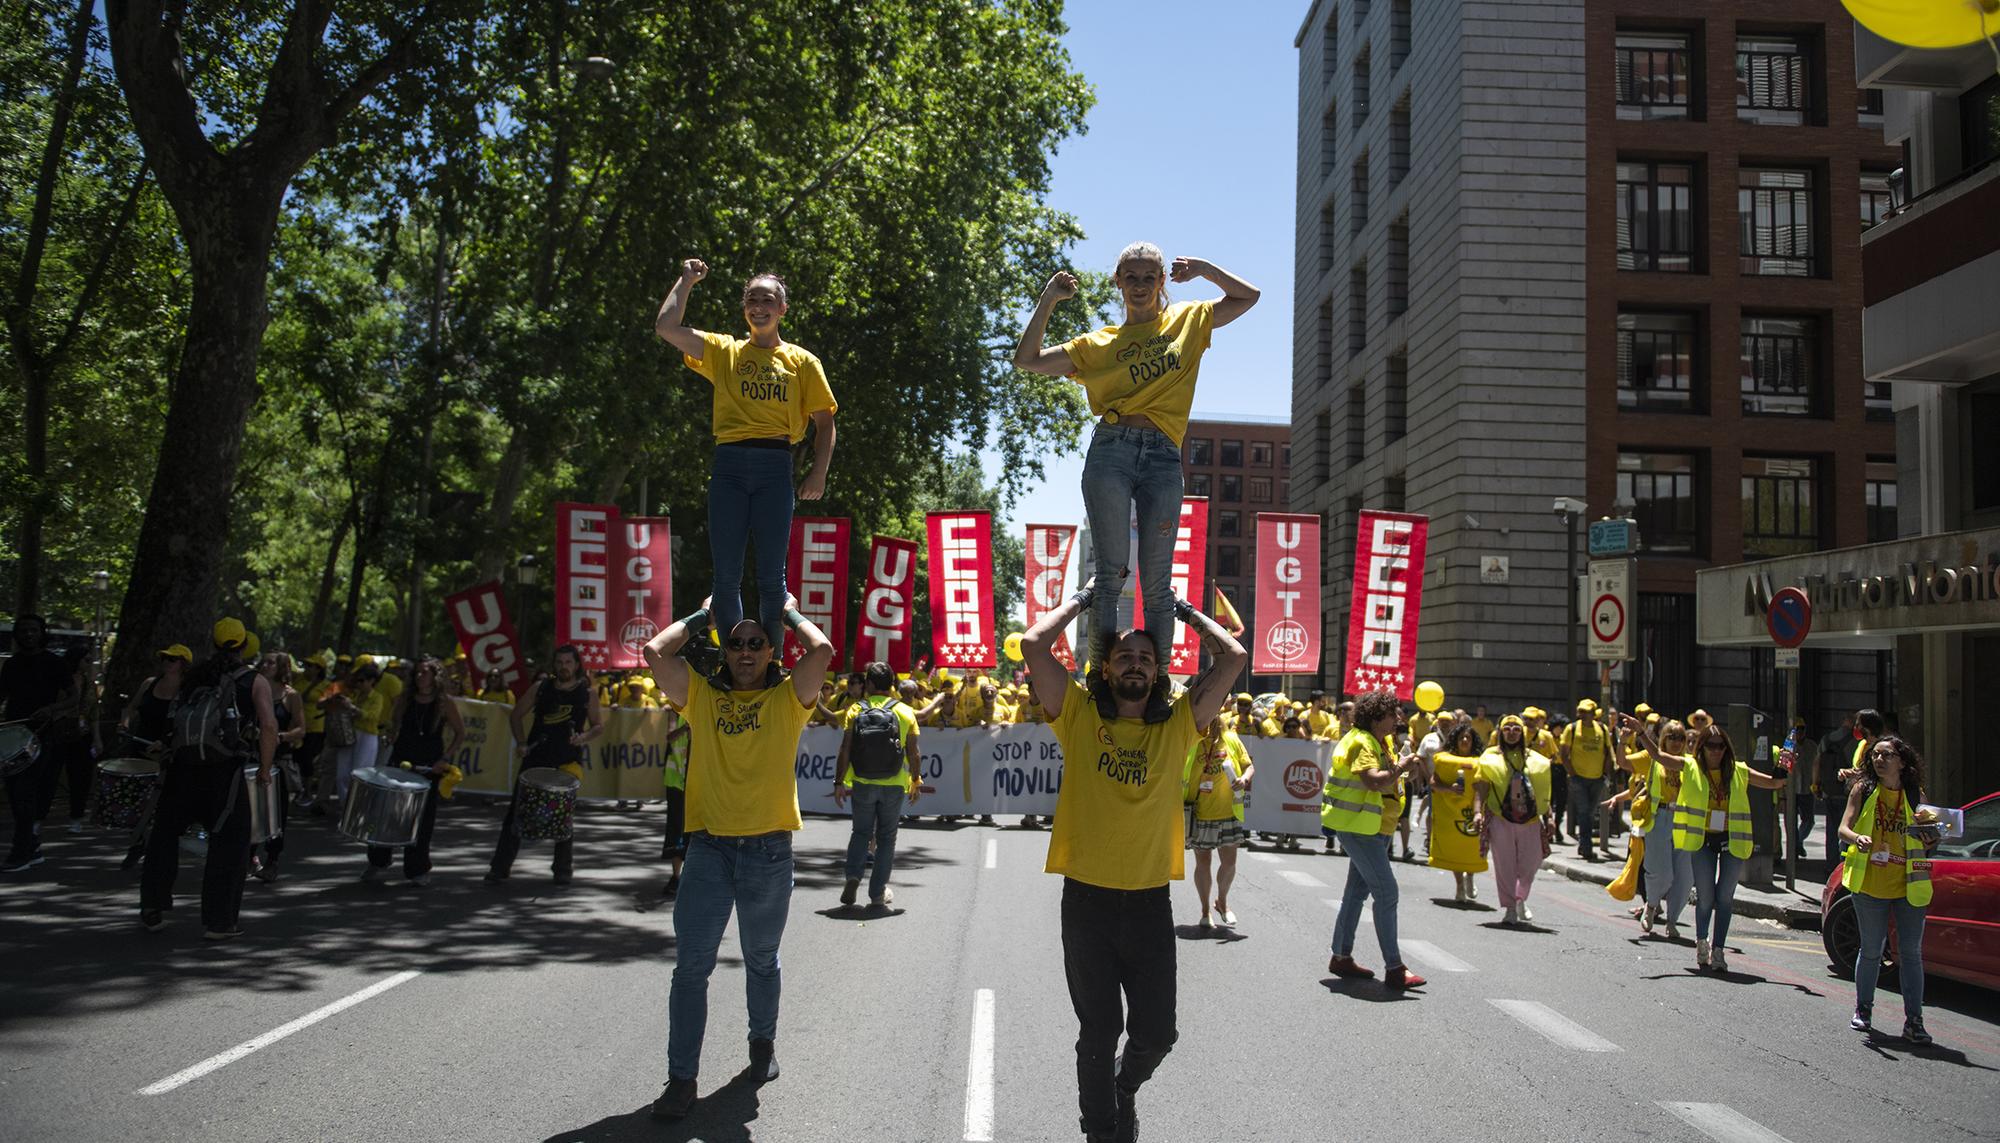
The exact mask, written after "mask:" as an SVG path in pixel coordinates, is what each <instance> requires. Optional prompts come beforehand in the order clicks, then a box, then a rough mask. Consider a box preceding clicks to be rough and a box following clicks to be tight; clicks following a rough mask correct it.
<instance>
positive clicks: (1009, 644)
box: [1000, 631, 1021, 663]
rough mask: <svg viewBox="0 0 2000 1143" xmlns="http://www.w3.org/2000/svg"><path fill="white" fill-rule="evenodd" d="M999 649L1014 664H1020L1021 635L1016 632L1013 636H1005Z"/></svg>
mask: <svg viewBox="0 0 2000 1143" xmlns="http://www.w3.org/2000/svg"><path fill="white" fill-rule="evenodd" d="M1000 649H1001V650H1003V651H1005V652H1006V653H1007V658H1008V659H1010V660H1012V661H1013V662H1016V663H1018V662H1020V661H1021V633H1020V632H1019V631H1016V632H1015V633H1014V634H1012V635H1009V636H1007V640H1006V642H1005V643H1003V644H1002V645H1001V648H1000Z"/></svg>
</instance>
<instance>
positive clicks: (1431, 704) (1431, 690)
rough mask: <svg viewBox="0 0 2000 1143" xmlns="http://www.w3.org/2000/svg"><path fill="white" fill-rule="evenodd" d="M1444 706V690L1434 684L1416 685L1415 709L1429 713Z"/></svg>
mask: <svg viewBox="0 0 2000 1143" xmlns="http://www.w3.org/2000/svg"><path fill="white" fill-rule="evenodd" d="M1443 705H1444V688H1443V687H1441V686H1439V685H1437V684H1436V683H1431V682H1424V683H1418V684H1417V709H1418V710H1421V711H1424V712H1425V713H1430V712H1433V711H1435V710H1437V709H1438V708H1439V707H1441V706H1443Z"/></svg>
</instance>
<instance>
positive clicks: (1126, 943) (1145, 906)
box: [1062, 878, 1176, 1135]
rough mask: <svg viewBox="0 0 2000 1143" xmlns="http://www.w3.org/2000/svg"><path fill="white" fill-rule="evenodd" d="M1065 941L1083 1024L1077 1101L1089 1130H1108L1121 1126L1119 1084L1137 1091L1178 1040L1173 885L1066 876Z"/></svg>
mask: <svg viewBox="0 0 2000 1143" xmlns="http://www.w3.org/2000/svg"><path fill="white" fill-rule="evenodd" d="M1062 943H1063V973H1064V975H1065V976H1067V977H1068V978H1069V1002H1070V1006H1071V1007H1073V1008H1074V1009H1075V1010H1076V1019H1077V1024H1078V1028H1077V1036H1076V1087H1077V1108H1078V1110H1079V1111H1080V1112H1081V1113H1082V1119H1081V1123H1082V1126H1083V1132H1084V1134H1086V1135H1099V1134H1101V1135H1109V1134H1111V1133H1112V1131H1113V1130H1115V1129H1116V1128H1117V1125H1118V1091H1119V1090H1120V1089H1123V1090H1125V1091H1128V1092H1131V1091H1137V1090H1138V1089H1139V1085H1140V1084H1143V1083H1145V1082H1146V1081H1147V1080H1148V1079H1151V1078H1152V1076H1153V1071H1154V1069H1156V1068H1158V1067H1159V1066H1160V1061H1161V1060H1164V1059H1166V1057H1167V1053H1168V1052H1170V1051H1172V1050H1173V1047H1174V1040H1175V1038H1176V1033H1175V1031H1174V909H1173V902H1172V900H1171V898H1169V896H1168V895H1167V887H1166V886H1164V885H1162V886H1160V887H1159V888H1157V889H1104V888H1100V887H1098V886H1095V885H1086V884H1084V883H1083V882H1081V881H1073V880H1071V879H1069V878H1064V879H1063V900H1062ZM1120 1033H1123V1034H1124V1036H1125V1051H1124V1054H1123V1055H1120V1054H1119V1052H1118V1037H1119V1035H1120Z"/></svg>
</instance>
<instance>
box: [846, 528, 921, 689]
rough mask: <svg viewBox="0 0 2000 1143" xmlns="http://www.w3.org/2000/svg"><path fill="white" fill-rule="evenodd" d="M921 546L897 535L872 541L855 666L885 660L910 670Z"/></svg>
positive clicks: (900, 670)
mask: <svg viewBox="0 0 2000 1143" xmlns="http://www.w3.org/2000/svg"><path fill="white" fill-rule="evenodd" d="M916 583H917V545H916V543H915V542H914V541H911V540H899V539H897V538H895V537H894V536H877V537H875V538H874V539H873V540H871V541H870V542H869V551H868V589H867V591H866V592H864V593H863V594H862V597H861V617H860V618H859V619H856V620H855V621H854V665H855V666H856V667H865V666H867V665H868V664H869V663H872V662H875V661H876V660H878V659H879V660H881V661H882V662H884V663H887V664H889V669H890V670H892V671H895V672H896V673H897V674H902V673H903V672H905V671H908V670H909V669H910V626H911V622H912V619H913V617H914V616H915V614H916V612H915V611H914V610H913V608H914V605H915V603H916Z"/></svg>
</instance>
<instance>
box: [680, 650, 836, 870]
mask: <svg viewBox="0 0 2000 1143" xmlns="http://www.w3.org/2000/svg"><path fill="white" fill-rule="evenodd" d="M686 713H687V720H688V728H689V731H690V737H689V742H688V759H689V765H688V776H687V831H688V832H689V833H694V832H695V831H696V830H706V831H708V832H709V833H711V834H714V835H716V836H717V837H748V836H752V835H755V834H760V833H775V832H777V831H779V830H796V829H798V828H799V827H800V826H801V825H802V824H803V823H802V822H801V821H800V819H799V783H798V757H799V733H800V732H801V731H803V730H804V729H805V728H806V720H807V719H808V718H810V717H811V716H812V707H811V706H810V705H807V704H803V703H800V702H799V696H798V692H796V691H794V690H793V689H792V684H791V682H790V681H789V680H787V681H784V682H780V683H779V684H778V685H777V686H775V687H769V688H766V689H764V690H761V691H734V690H732V691H718V690H716V689H715V688H714V687H712V686H709V685H708V680H706V679H704V678H702V677H701V676H699V675H695V676H693V677H691V678H690V679H688V702H687V712H686Z"/></svg>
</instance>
